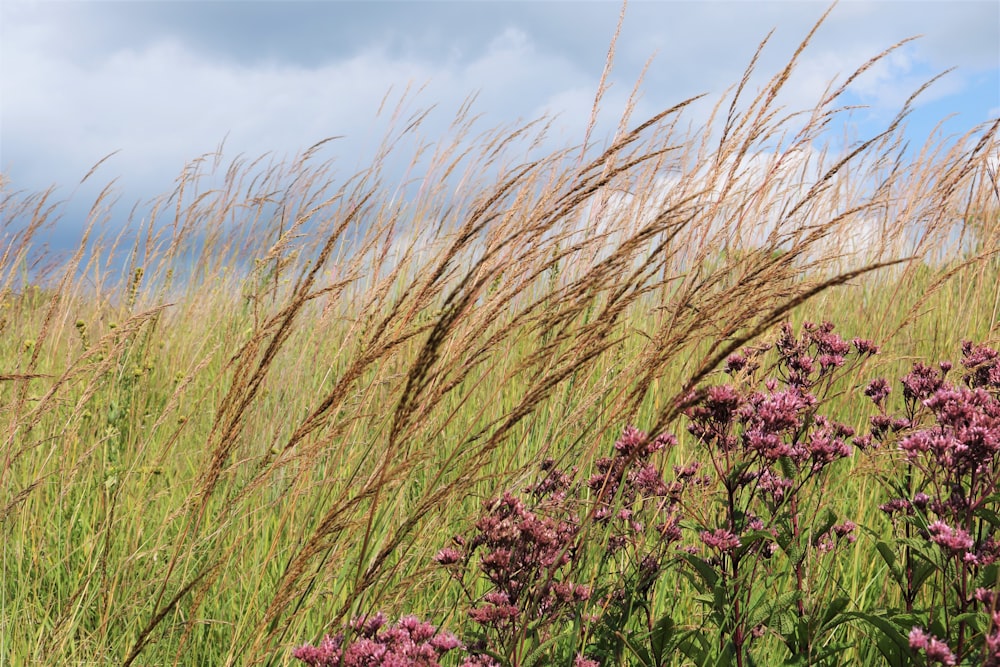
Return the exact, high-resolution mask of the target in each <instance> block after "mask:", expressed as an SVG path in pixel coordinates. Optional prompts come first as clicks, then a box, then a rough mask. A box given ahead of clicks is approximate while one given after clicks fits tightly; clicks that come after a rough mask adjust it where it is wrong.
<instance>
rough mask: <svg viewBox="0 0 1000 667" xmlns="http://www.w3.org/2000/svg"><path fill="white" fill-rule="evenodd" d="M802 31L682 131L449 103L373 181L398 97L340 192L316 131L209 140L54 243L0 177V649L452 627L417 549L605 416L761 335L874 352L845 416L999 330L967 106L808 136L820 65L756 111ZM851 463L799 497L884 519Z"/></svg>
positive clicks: (101, 205)
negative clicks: (768, 65)
mask: <svg viewBox="0 0 1000 667" xmlns="http://www.w3.org/2000/svg"><path fill="white" fill-rule="evenodd" d="M806 41H808V40H806ZM763 46H764V45H763V44H762V48H763ZM805 47H806V42H803V45H802V47H801V48H805ZM801 48H800V50H799V51H798V52H796V53H795V54H794V56H793V58H792V59H791V61H790V62H789V65H788V68H787V69H785V70H783V71H781V72H779V73H777V74H776V75H775V76H774V77H773V78H772V79H771V80H770V82H769V83H768V85H767V86H766V87H764V88H763V89H761V90H760V91H759V92H756V93H754V92H753V91H750V90H749V89H748V87H747V82H748V80H749V76H750V72H751V70H749V69H748V72H747V76H746V77H745V78H744V79H743V81H742V82H740V84H739V85H738V86H737V88H736V89H735V90H734V91H733V92H732V93H731V94H730V95H729V96H728V97H726V98H724V99H723V100H720V101H719V103H718V105H717V106H716V110H715V114H714V115H713V120H712V121H710V122H709V123H706V124H705V125H704V127H702V128H701V129H699V130H697V131H687V132H685V131H682V128H684V127H687V122H688V120H689V119H688V118H687V117H686V116H685V113H686V109H687V106H688V103H687V102H685V103H681V104H679V105H677V106H676V107H674V108H672V109H668V110H665V111H663V112H662V113H660V114H657V115H656V116H654V117H653V118H650V119H646V120H644V121H642V122H635V121H634V120H633V119H632V118H630V117H629V113H628V112H627V113H626V115H625V117H624V118H623V119H622V123H621V127H622V130H621V131H620V132H619V134H618V135H617V136H616V137H614V138H613V140H611V141H610V142H609V143H608V144H607V145H606V146H605V147H598V146H593V145H588V146H584V147H571V148H568V149H566V150H562V151H557V152H553V153H551V154H543V152H542V150H541V149H540V146H542V145H543V144H542V140H543V138H544V134H545V125H544V124H542V123H536V124H531V125H527V126H525V127H519V128H515V129H512V130H510V129H508V130H495V131H491V132H485V133H480V134H477V131H478V129H477V128H476V126H475V123H474V121H473V119H472V118H470V117H468V116H466V115H460V116H459V117H458V118H457V119H456V122H455V124H454V126H453V134H452V135H451V136H450V137H447V138H443V139H442V140H441V141H440V142H439V143H436V144H431V145H427V146H422V147H421V148H420V149H419V150H418V151H417V152H416V154H414V156H413V160H414V165H415V166H414V170H415V173H420V174H421V176H420V178H419V179H417V180H415V181H412V182H408V183H407V184H405V185H404V186H403V189H402V191H401V190H400V188H399V186H398V185H397V184H396V183H394V182H392V181H391V180H390V179H389V178H388V177H387V176H386V175H385V170H386V165H387V163H388V161H389V160H390V157H391V158H392V159H393V160H396V159H398V158H399V157H400V156H399V155H398V154H397V152H398V151H399V150H401V149H399V148H398V146H400V145H402V142H404V140H408V139H409V138H410V137H414V136H417V134H418V132H419V127H420V122H421V118H422V116H421V115H420V114H416V115H414V116H412V117H410V116H407V115H406V114H405V113H404V112H403V110H402V109H400V110H397V112H396V113H397V115H398V127H400V128H402V129H400V130H398V131H394V132H392V133H390V135H389V136H388V138H387V140H386V143H385V145H384V147H383V149H382V150H380V151H379V152H378V154H377V156H376V157H375V159H374V160H373V162H372V164H371V166H370V167H369V168H367V169H365V170H363V171H361V172H359V173H357V174H356V175H354V176H352V177H350V178H346V179H344V178H342V177H338V176H335V175H334V171H333V165H332V164H330V163H324V162H322V161H320V160H319V159H318V157H317V156H318V155H320V154H321V153H320V144H317V146H314V147H313V148H311V149H310V150H308V151H306V152H305V153H303V154H302V155H301V156H298V157H296V158H295V159H293V160H291V161H290V162H288V163H283V164H269V163H265V162H264V161H262V160H258V161H247V160H245V159H242V158H240V159H237V160H236V161H234V162H233V163H231V164H230V165H222V164H221V163H220V162H219V161H220V160H221V156H220V155H214V154H209V155H206V156H204V157H203V158H201V159H200V160H197V161H195V162H193V163H192V164H191V165H190V166H189V167H188V168H187V169H186V170H185V172H184V174H183V175H182V177H181V178H180V179H179V181H178V185H177V187H176V189H175V190H174V191H172V192H170V193H168V194H167V195H165V196H164V197H162V198H161V199H159V200H157V201H156V202H153V203H152V205H151V208H150V210H151V211H152V213H151V214H150V215H145V214H139V213H136V214H135V216H134V217H132V218H130V220H129V222H128V223H127V224H126V225H125V226H124V228H123V229H122V230H120V231H119V230H118V228H117V227H115V226H111V225H107V224H106V221H105V218H106V211H107V209H108V207H109V206H111V205H112V202H113V196H114V195H113V193H112V191H111V190H110V189H108V190H105V191H104V193H102V194H101V195H100V196H99V198H98V199H97V201H96V202H95V203H94V205H93V209H92V213H91V216H90V218H89V220H88V223H87V227H86V231H85V232H84V235H83V239H82V240H81V242H80V245H79V248H78V249H77V250H76V251H75V252H74V253H72V254H71V255H70V256H68V257H53V256H50V255H47V254H45V253H44V252H43V251H41V250H40V249H39V246H38V243H37V240H38V239H39V238H40V235H41V233H42V232H43V230H44V228H45V226H46V224H47V222H49V221H51V220H52V219H53V218H54V217H55V216H57V215H58V214H59V212H60V210H61V209H60V207H61V204H60V203H58V202H55V201H54V193H53V192H52V191H49V192H42V193H24V192H18V191H13V190H12V185H11V183H9V182H8V181H6V180H5V181H3V183H2V189H3V198H2V202H0V207H2V218H3V220H4V223H3V224H4V244H5V245H4V247H3V253H2V254H0V405H2V410H0V421H2V443H3V445H2V452H3V463H2V466H0V480H2V486H3V488H4V494H3V496H2V502H0V526H2V530H3V542H4V545H5V546H4V552H3V571H4V576H3V583H2V599H0V603H2V604H0V619H2V623H0V656H2V658H0V659H2V660H3V661H4V662H6V663H9V664H74V663H80V664H105V663H109V664H112V663H113V664H117V663H122V664H149V665H156V664H219V665H222V664H289V663H290V661H291V656H290V649H291V647H292V646H294V645H297V644H300V643H301V642H302V641H303V640H305V639H312V638H316V637H318V636H319V635H320V634H321V633H322V631H323V630H324V629H326V628H328V627H330V626H331V624H332V625H336V624H337V623H339V622H341V621H343V620H344V619H346V618H348V617H351V616H354V615H358V614H365V613H370V612H372V611H373V610H375V609H382V610H385V611H386V612H387V613H397V612H398V613H400V614H401V613H407V612H414V613H418V614H420V615H422V616H423V617H427V618H433V619H434V620H435V621H436V622H438V623H441V624H450V625H454V626H458V625H461V624H462V623H465V622H466V621H465V620H464V619H463V618H462V616H461V614H460V613H459V612H458V611H457V605H458V597H457V592H456V591H453V590H451V589H450V588H449V587H448V586H447V585H446V582H447V578H446V576H445V575H444V573H443V572H441V571H440V568H437V567H434V566H433V563H432V556H433V555H434V553H436V552H437V551H438V550H439V549H440V548H441V547H442V546H444V545H446V544H447V542H448V540H449V539H450V537H451V536H452V535H454V534H457V533H459V532H462V531H463V530H465V528H466V527H467V525H468V523H469V521H470V520H471V518H472V517H475V516H476V514H477V512H479V511H480V504H481V502H482V500H484V499H486V498H489V497H491V496H493V495H495V494H496V493H498V491H499V490H501V489H504V488H508V487H512V488H517V487H518V486H519V485H520V486H523V484H524V483H525V480H527V479H528V477H529V476H530V473H531V471H533V470H534V467H535V466H536V465H537V463H538V462H539V461H540V460H541V459H543V458H545V457H554V458H556V459H557V460H559V461H564V462H572V463H573V464H574V465H576V466H578V467H579V469H580V470H581V475H583V474H585V473H586V471H588V470H590V469H591V467H592V466H593V462H594V460H595V459H596V458H597V457H598V456H600V455H602V454H603V453H604V452H605V451H606V450H607V448H608V447H609V446H610V444H611V443H612V442H613V441H614V439H615V438H616V437H617V435H618V434H619V433H620V432H621V428H622V427H623V426H624V425H625V424H626V423H635V424H637V425H639V426H640V427H641V428H643V429H644V430H648V431H650V432H660V431H666V430H670V431H675V432H676V431H680V428H679V421H678V417H679V414H680V410H681V407H682V399H683V398H684V397H685V396H686V395H687V394H688V393H689V391H690V390H692V389H694V388H696V387H699V386H701V385H702V384H703V383H705V382H706V381H710V380H712V379H713V378H714V377H715V373H717V371H718V370H719V368H720V366H721V362H722V361H724V359H725V358H726V356H728V354H729V353H730V352H732V351H735V350H736V349H738V348H740V347H741V346H743V345H745V344H747V343H751V342H753V341H756V340H758V339H767V338H769V337H773V336H774V332H775V330H776V329H775V327H776V325H777V324H779V323H780V322H782V321H784V320H785V319H790V320H792V321H793V322H796V323H798V322H801V321H803V320H806V319H809V320H813V321H816V320H830V321H833V322H835V323H836V324H837V330H838V331H840V332H842V333H843V334H844V335H845V336H853V335H860V336H865V337H869V338H872V339H874V340H875V341H876V342H878V343H879V344H880V345H882V346H883V354H882V355H880V357H878V358H876V359H873V360H872V361H870V362H867V363H866V365H864V366H863V367H862V369H861V371H859V372H858V373H857V374H856V375H852V376H849V377H846V378H844V379H843V380H842V383H841V384H840V385H838V387H839V389H838V394H839V396H838V397H836V398H834V400H833V401H832V403H831V405H832V406H833V408H834V410H835V411H836V412H837V414H838V415H839V418H840V419H841V420H843V421H846V422H848V423H853V424H854V425H856V426H860V425H862V424H863V423H864V419H865V418H866V417H867V414H866V413H865V412H864V411H863V410H862V411H859V410H858V408H857V403H856V402H852V401H851V400H850V399H851V397H852V394H854V395H856V394H857V393H858V389H859V388H860V387H863V386H864V382H866V381H867V379H868V378H870V377H874V376H875V375H887V376H889V377H898V375H899V374H900V372H901V371H903V372H905V369H907V368H908V366H909V363H910V361H912V360H914V359H928V360H934V359H937V358H941V357H943V356H949V357H953V356H954V351H955V350H956V349H957V344H958V342H959V341H960V340H962V339H975V340H980V341H989V340H992V341H994V343H995V342H996V340H997V338H998V331H1000V324H998V322H1000V319H998V314H1000V311H998V309H1000V292H998V288H997V287H996V286H997V285H998V284H1000V276H998V268H1000V263H998V262H997V256H998V255H997V251H998V245H997V243H998V240H1000V236H998V234H1000V232H998V230H1000V227H998V225H997V220H998V211H1000V208H998V199H997V191H996V174H995V173H991V172H990V171H989V162H988V159H989V158H990V156H991V155H995V153H996V149H997V129H998V125H997V123H993V124H992V125H986V126H982V127H978V128H975V129H974V130H972V131H971V132H970V133H969V134H968V135H966V136H964V137H957V138H951V139H950V140H949V141H947V142H945V141H943V140H930V141H929V142H928V144H927V145H926V146H925V147H924V148H923V149H922V150H920V151H913V150H912V149H911V150H905V145H904V143H903V140H902V127H903V126H902V122H903V119H904V117H905V112H906V109H903V110H901V114H900V117H899V119H898V120H897V122H894V123H892V124H891V125H890V126H889V127H888V128H887V130H886V132H885V133H884V134H883V135H880V136H878V137H875V138H873V139H871V140H868V141H865V142H861V143H858V144H856V145H854V146H852V148H851V149H850V150H849V151H848V152H845V153H834V152H833V151H831V150H826V149H819V150H817V149H816V148H814V146H815V145H816V144H817V142H818V141H819V140H820V138H821V137H822V136H823V131H824V130H825V128H826V127H828V125H829V124H830V123H832V122H833V119H835V118H837V117H838V116H840V115H843V114H846V113H847V111H845V110H841V109H838V107H837V105H838V99H839V95H840V93H841V92H843V89H844V87H845V85H846V83H847V82H848V81H850V80H851V78H852V77H849V78H848V79H847V80H845V81H843V82H840V83H839V84H837V86H834V87H831V89H830V91H829V92H828V93H827V94H826V96H824V98H823V99H821V100H818V101H817V105H816V107H815V108H814V109H812V110H807V111H806V112H805V113H803V114H790V113H788V111H787V110H784V109H782V108H780V107H779V106H777V100H778V99H780V97H779V93H780V91H781V89H782V87H783V86H784V85H785V83H786V81H787V79H788V75H789V73H790V72H791V71H792V69H793V68H794V66H795V62H796V58H797V57H798V55H799V53H800V52H801ZM887 53H888V52H887ZM870 64H871V63H868V64H865V65H864V66H862V68H860V70H859V71H861V70H864V69H866V68H867V67H869V66H870ZM751 68H752V66H751ZM599 104H600V96H598V99H597V101H596V103H595V108H596V105H599ZM776 146H778V147H779V148H775V147H776ZM526 156H527V157H526ZM803 156H808V160H803V159H802V158H803ZM93 177H94V176H93V175H92V174H91V175H88V178H93ZM860 229H863V230H868V231H869V232H870V233H871V238H870V239H869V240H868V242H864V243H861V242H860V241H859V234H860V232H859V231H858V230H860ZM119 267H124V268H122V269H121V270H119ZM699 456H700V452H699V451H698V449H697V448H696V447H694V445H693V443H690V442H683V441H682V443H681V445H680V446H679V447H678V448H677V449H675V450H673V451H672V452H671V453H669V454H664V455H663V458H662V459H661V461H660V462H661V464H662V465H664V466H666V465H668V464H670V463H673V462H675V461H686V460H690V459H692V458H697V457H699ZM880 465H883V464H882V463H880V462H878V461H871V460H868V459H865V458H863V457H858V458H856V459H855V460H854V463H853V464H852V468H851V469H850V470H846V471H843V472H841V473H839V477H836V478H834V479H835V481H836V484H832V485H831V486H832V487H833V488H832V489H831V490H830V491H831V492H830V494H829V497H828V498H825V499H824V502H828V503H830V504H831V505H832V506H834V507H837V508H839V509H841V510H844V511H847V510H848V509H850V511H851V513H852V514H853V515H854V516H856V517H857V518H856V519H855V521H857V523H859V524H861V525H865V526H879V525H881V524H880V523H879V521H880V519H879V518H878V514H879V513H878V510H877V505H878V503H879V502H880V499H879V498H878V497H877V494H876V492H875V483H874V482H873V476H872V474H870V473H874V472H875V470H874V469H876V468H877V467H878V466H880ZM875 568H876V565H875V564H873V563H872V562H870V561H864V560H860V559H856V560H854V561H852V562H851V563H850V564H849V565H848V571H847V572H845V573H844V579H845V581H847V582H848V585H849V589H850V590H849V595H850V597H851V599H852V602H853V603H854V604H856V605H858V606H859V607H860V606H862V605H864V604H866V603H868V602H870V601H877V600H879V599H882V597H884V596H885V595H886V594H887V593H886V592H885V591H883V590H879V589H878V587H877V586H873V585H872V583H871V582H872V581H874V580H876V578H875V574H876V572H875V571H874V570H875ZM667 588H669V587H667ZM678 590H680V589H678ZM660 602H661V603H662V604H663V605H665V606H679V607H681V608H684V607H685V606H691V605H693V604H694V603H693V602H692V601H690V600H684V599H680V600H678V599H673V598H671V597H670V596H666V597H663V598H662V599H661V600H660ZM858 650H859V651H861V649H858ZM857 655H861V653H858V654H857ZM865 655H866V660H867V658H868V657H870V656H868V655H867V654H865Z"/></svg>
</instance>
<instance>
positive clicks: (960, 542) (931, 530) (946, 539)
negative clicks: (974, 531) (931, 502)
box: [927, 521, 973, 553]
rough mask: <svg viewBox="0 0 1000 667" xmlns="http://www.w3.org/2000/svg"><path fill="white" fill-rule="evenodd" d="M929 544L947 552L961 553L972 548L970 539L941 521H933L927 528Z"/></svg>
mask: <svg viewBox="0 0 1000 667" xmlns="http://www.w3.org/2000/svg"><path fill="white" fill-rule="evenodd" d="M927 532H928V534H929V535H930V540H931V542H934V543H935V544H939V545H941V546H942V547H944V548H945V549H947V550H948V551H951V552H953V553H961V552H964V551H968V550H969V549H971V548H972V545H973V541H972V537H971V536H970V535H969V533H967V532H966V531H964V530H962V529H961V528H952V527H950V526H948V525H947V524H946V523H944V522H943V521H935V522H934V523H932V524H931V525H929V526H927Z"/></svg>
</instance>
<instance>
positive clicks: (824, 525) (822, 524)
mask: <svg viewBox="0 0 1000 667" xmlns="http://www.w3.org/2000/svg"><path fill="white" fill-rule="evenodd" d="M835 523H837V515H836V514H834V513H833V511H832V510H830V508H825V509H824V510H823V512H822V514H820V517H819V521H818V522H817V523H816V526H815V527H813V533H812V539H811V540H810V541H811V542H812V545H813V546H816V545H817V544H819V539H820V538H821V537H822V536H823V535H825V534H826V533H828V532H829V531H830V528H832V527H833V524H835Z"/></svg>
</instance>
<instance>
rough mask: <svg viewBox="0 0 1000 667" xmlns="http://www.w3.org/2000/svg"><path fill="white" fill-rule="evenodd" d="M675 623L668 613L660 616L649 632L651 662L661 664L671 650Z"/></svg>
mask: <svg viewBox="0 0 1000 667" xmlns="http://www.w3.org/2000/svg"><path fill="white" fill-rule="evenodd" d="M675 627H676V623H674V619H673V618H672V617H671V616H670V615H669V614H664V615H663V616H661V617H660V618H659V619H658V620H657V621H656V623H655V624H654V625H653V629H652V630H651V631H650V632H649V650H650V655H651V657H652V662H653V664H655V665H662V664H663V662H664V659H665V658H666V656H667V653H668V652H669V651H671V650H672V648H673V642H674V636H675V632H674V629H675Z"/></svg>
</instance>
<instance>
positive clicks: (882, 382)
mask: <svg viewBox="0 0 1000 667" xmlns="http://www.w3.org/2000/svg"><path fill="white" fill-rule="evenodd" d="M890 391H892V390H891V388H890V387H889V383H888V382H887V381H886V379H885V378H876V379H874V380H872V381H871V382H869V383H868V386H867V387H865V396H867V397H868V398H870V399H872V402H873V403H875V405H882V401H884V400H885V397H886V396H888V395H889V392H890Z"/></svg>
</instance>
